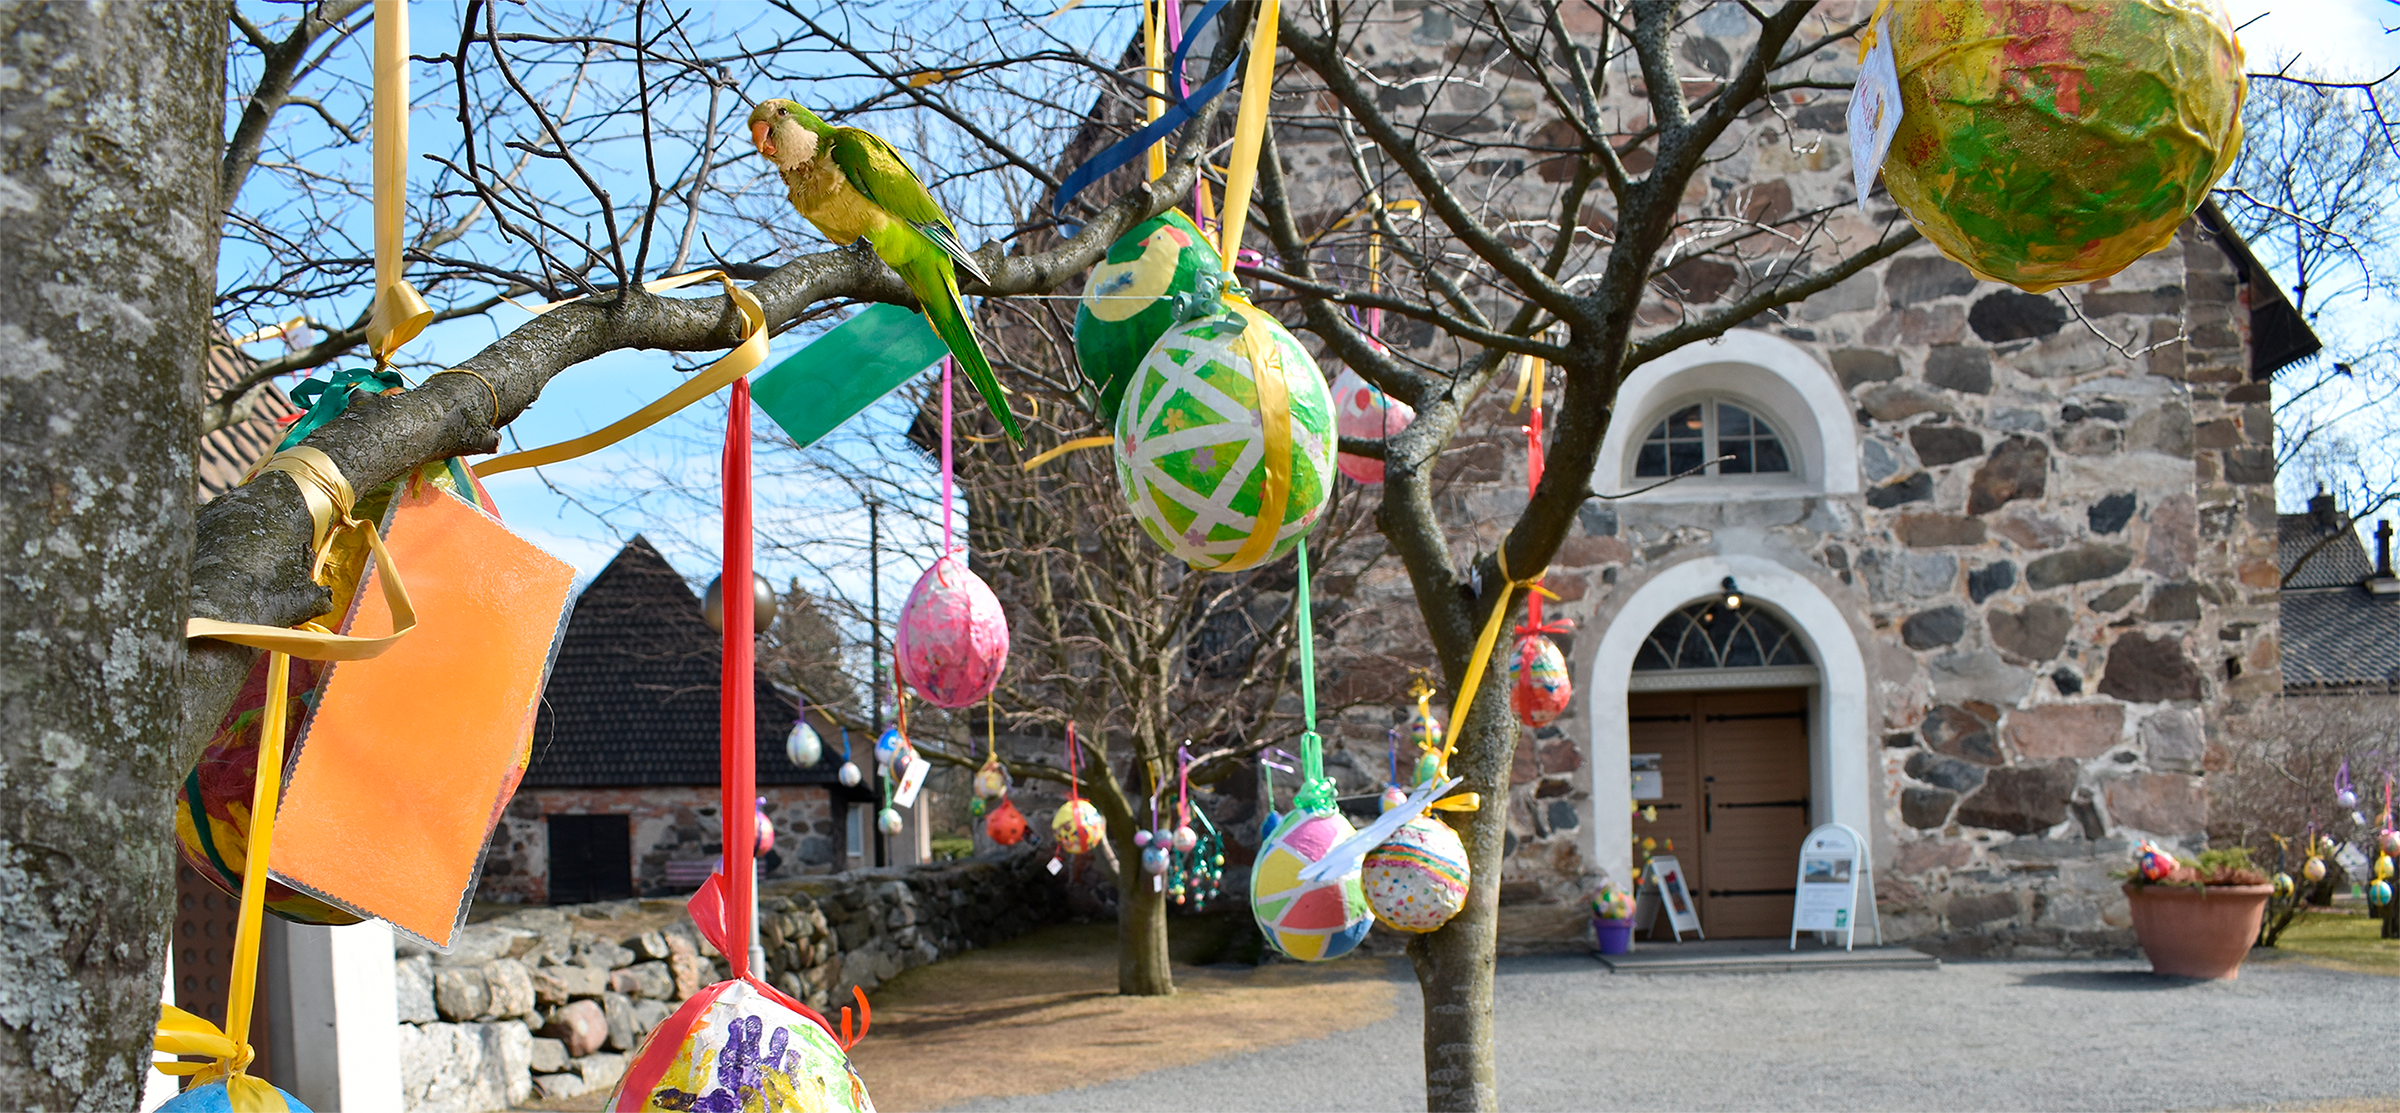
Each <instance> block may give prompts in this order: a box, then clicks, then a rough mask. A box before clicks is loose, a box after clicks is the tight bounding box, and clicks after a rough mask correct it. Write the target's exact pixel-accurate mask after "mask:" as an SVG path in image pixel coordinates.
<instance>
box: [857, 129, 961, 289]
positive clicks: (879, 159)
mask: <svg viewBox="0 0 2400 1113" xmlns="http://www.w3.org/2000/svg"><path fill="white" fill-rule="evenodd" d="M831 150H832V153H833V162H834V165H836V166H839V167H841V168H842V177H844V178H847V179H849V181H850V188H852V189H855V190H857V191H858V192H859V193H861V194H863V195H865V197H866V198H867V200H869V201H873V202H874V203H876V204H877V205H880V206H882V208H883V211H885V212H888V213H890V214H892V215H893V216H896V217H899V218H900V219H902V220H905V221H907V222H908V223H909V226H910V227H913V228H915V229H916V230H917V231H919V232H922V233H924V235H925V238H926V239H929V240H932V241H933V245H934V246H935V247H938V248H941V249H942V254H944V255H947V256H949V257H950V261H951V262H952V263H955V264H957V265H958V269H960V270H962V271H965V272H967V273H968V274H970V275H973V276H974V277H975V280H976V281H978V282H981V283H983V284H984V285H987V286H988V285H991V282H992V276H990V275H988V274H985V273H984V272H983V267H982V266H980V265H978V264H977V263H976V262H975V257H974V256H973V255H970V254H968V253H967V245H965V244H963V243H960V242H958V230H957V229H955V228H952V227H950V218H949V217H947V216H944V215H942V206H941V205H940V204H939V203H937V202H936V201H934V199H933V194H932V193H931V192H929V191H927V190H926V188H925V183H923V182H920V181H918V180H917V175H916V174H915V172H913V171H911V170H910V169H909V168H908V164H907V163H906V162H902V161H901V160H900V152H898V151H895V150H893V149H892V145H891V144H889V143H886V142H884V141H883V140H882V138H880V137H878V136H877V135H875V133H873V132H870V131H865V130H862V129H859V128H835V129H833V142H832V144H831Z"/></svg>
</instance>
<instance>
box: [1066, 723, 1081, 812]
mask: <svg viewBox="0 0 2400 1113" xmlns="http://www.w3.org/2000/svg"><path fill="white" fill-rule="evenodd" d="M1075 750H1076V746H1075V720H1073V719H1069V720H1067V799H1069V800H1081V799H1083V772H1082V768H1083V767H1082V762H1081V760H1080V759H1079V758H1078V757H1077V755H1076V753H1075Z"/></svg>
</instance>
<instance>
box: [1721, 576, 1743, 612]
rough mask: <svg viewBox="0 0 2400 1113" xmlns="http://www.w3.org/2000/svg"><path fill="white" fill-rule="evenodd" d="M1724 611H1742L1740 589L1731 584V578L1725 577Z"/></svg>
mask: <svg viewBox="0 0 2400 1113" xmlns="http://www.w3.org/2000/svg"><path fill="white" fill-rule="evenodd" d="M1725 609H1726V610H1729V611H1738V610H1741V609H1742V589H1741V587H1740V586H1739V585H1737V584H1735V583H1734V582H1733V577H1731V576H1727V577H1725Z"/></svg>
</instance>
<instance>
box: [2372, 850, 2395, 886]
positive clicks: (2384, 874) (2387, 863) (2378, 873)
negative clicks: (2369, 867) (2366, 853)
mask: <svg viewBox="0 0 2400 1113" xmlns="http://www.w3.org/2000/svg"><path fill="white" fill-rule="evenodd" d="M2390 876H2392V860H2391V858H2390V857H2388V856H2386V855H2382V854H2378V855H2376V856H2375V877H2376V879H2377V880H2382V879H2384V878H2388V877H2390Z"/></svg>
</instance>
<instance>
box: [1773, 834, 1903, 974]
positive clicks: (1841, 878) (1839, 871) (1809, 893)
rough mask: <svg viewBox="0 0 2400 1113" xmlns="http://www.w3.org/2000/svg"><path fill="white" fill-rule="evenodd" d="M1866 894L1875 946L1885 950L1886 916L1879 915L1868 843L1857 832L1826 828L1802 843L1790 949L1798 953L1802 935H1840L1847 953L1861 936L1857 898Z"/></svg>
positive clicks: (1809, 836)
mask: <svg viewBox="0 0 2400 1113" xmlns="http://www.w3.org/2000/svg"><path fill="white" fill-rule="evenodd" d="M1862 886H1863V887H1864V888H1865V890H1866V894H1867V902H1866V912H1867V915H1870V916H1874V917H1875V945H1876V946H1882V945H1883V917H1882V916H1880V915H1876V912H1875V876H1874V870H1873V869H1872V868H1871V867H1870V866H1869V864H1868V862H1867V844H1866V840H1865V839H1861V838H1859V837H1858V832H1856V831H1853V830H1851V829H1850V828H1849V827H1847V826H1845V825H1843V824H1839V823H1828V824H1826V825H1824V826H1822V827H1819V828H1817V829H1816V830H1814V831H1810V832H1809V833H1808V838H1807V839H1806V840H1804V841H1802V842H1801V844H1800V876H1799V882H1798V884H1797V885H1795V886H1794V889H1795V892H1794V895H1793V899H1792V938H1791V949H1793V950H1798V949H1799V948H1800V933H1801V932H1804V931H1838V932H1841V933H1842V949H1843V950H1845V951H1846V950H1849V949H1850V944H1851V942H1852V941H1853V940H1854V939H1855V938H1856V937H1857V934H1858V913H1859V902H1858V894H1859V890H1860V888H1861V887H1862Z"/></svg>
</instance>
